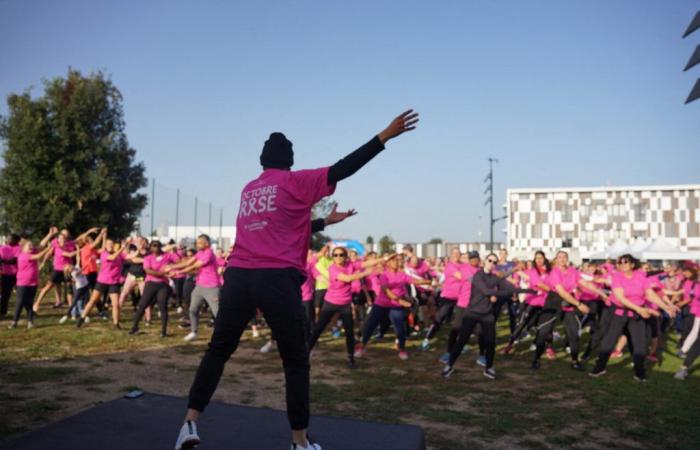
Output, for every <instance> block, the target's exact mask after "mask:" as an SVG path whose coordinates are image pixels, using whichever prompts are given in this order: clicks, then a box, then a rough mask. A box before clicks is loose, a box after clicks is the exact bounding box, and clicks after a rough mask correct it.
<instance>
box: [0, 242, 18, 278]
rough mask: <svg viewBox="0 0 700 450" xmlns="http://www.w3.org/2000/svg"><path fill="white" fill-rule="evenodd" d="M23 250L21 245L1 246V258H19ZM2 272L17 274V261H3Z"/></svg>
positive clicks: (4, 273)
mask: <svg viewBox="0 0 700 450" xmlns="http://www.w3.org/2000/svg"><path fill="white" fill-rule="evenodd" d="M21 252H22V248H21V247H20V246H19V245H3V246H2V247H0V259H17V257H18V256H19V254H20V253H21ZM2 274H3V275H17V263H14V264H11V263H3V264H2Z"/></svg>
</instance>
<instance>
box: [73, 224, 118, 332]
mask: <svg viewBox="0 0 700 450" xmlns="http://www.w3.org/2000/svg"><path fill="white" fill-rule="evenodd" d="M100 234H101V235H102V237H101V241H102V250H101V251H100V271H99V272H98V274H97V284H96V285H95V289H93V291H92V293H91V294H90V300H89V301H88V303H87V305H85V309H83V313H82V314H81V315H80V317H79V318H78V320H77V321H76V323H75V326H76V327H78V328H80V327H82V326H83V323H86V322H87V319H88V318H89V317H90V311H91V310H92V308H93V307H94V306H95V304H96V303H97V302H98V301H99V300H100V299H101V298H102V297H103V296H104V295H108V296H109V299H110V302H111V303H112V327H113V328H114V329H120V328H121V326H120V325H119V311H120V307H119V290H120V289H121V283H120V280H119V279H120V277H121V270H122V265H123V264H124V261H125V260H126V252H127V251H128V245H122V246H121V248H119V247H118V246H117V245H116V244H115V243H114V241H113V240H112V239H108V238H107V228H103V229H102V231H101V233H100Z"/></svg>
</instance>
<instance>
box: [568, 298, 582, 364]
mask: <svg viewBox="0 0 700 450" xmlns="http://www.w3.org/2000/svg"><path fill="white" fill-rule="evenodd" d="M581 323H582V318H581V317H580V316H579V314H578V311H576V310H574V311H565V312H564V328H565V329H566V338H567V339H568V341H569V349H570V350H571V360H572V361H578V351H579V342H580V340H581V339H580V336H579V333H580V332H581Z"/></svg>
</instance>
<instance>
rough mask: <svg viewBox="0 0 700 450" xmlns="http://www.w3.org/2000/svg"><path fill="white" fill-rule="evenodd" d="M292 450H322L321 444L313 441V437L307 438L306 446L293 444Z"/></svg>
mask: <svg viewBox="0 0 700 450" xmlns="http://www.w3.org/2000/svg"><path fill="white" fill-rule="evenodd" d="M292 450H321V446H320V445H318V444H317V443H315V442H311V439H309V438H308V436H307V438H306V447H302V446H301V445H298V444H292Z"/></svg>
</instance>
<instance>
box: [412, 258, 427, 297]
mask: <svg viewBox="0 0 700 450" xmlns="http://www.w3.org/2000/svg"><path fill="white" fill-rule="evenodd" d="M408 267H409V268H410V269H412V270H413V271H414V272H415V274H416V275H418V276H419V277H421V278H423V279H428V277H429V276H430V266H429V265H428V263H427V262H425V260H424V259H420V260H418V264H416V266H415V267H413V266H411V265H410V264H408ZM416 289H417V290H419V291H424V292H429V291H430V290H432V289H431V288H430V287H429V286H420V285H418V286H416Z"/></svg>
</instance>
